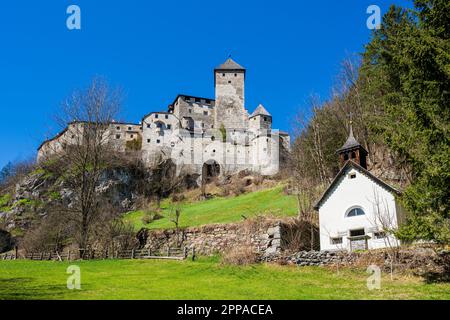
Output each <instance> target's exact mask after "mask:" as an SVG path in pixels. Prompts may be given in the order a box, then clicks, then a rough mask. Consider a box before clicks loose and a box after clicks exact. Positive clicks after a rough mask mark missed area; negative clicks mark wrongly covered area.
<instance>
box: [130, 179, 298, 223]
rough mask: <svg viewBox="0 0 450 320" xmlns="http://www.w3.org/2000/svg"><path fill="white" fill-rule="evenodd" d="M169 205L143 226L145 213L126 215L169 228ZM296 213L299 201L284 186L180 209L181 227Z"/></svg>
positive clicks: (139, 211) (188, 203)
mask: <svg viewBox="0 0 450 320" xmlns="http://www.w3.org/2000/svg"><path fill="white" fill-rule="evenodd" d="M169 210H170V202H169V201H165V202H163V203H162V211H161V215H162V216H163V217H162V218H161V219H158V220H155V221H153V222H151V223H148V224H144V222H143V221H142V220H143V219H142V218H143V217H144V215H145V214H146V213H145V211H143V210H138V211H133V212H130V213H128V214H126V215H125V217H124V219H125V221H128V222H131V223H133V224H134V225H135V228H136V230H139V229H141V228H144V227H145V228H149V229H166V228H173V227H174V224H173V222H171V221H170V220H169V218H168V214H169ZM296 213H297V203H296V199H295V197H294V196H292V195H286V194H285V193H284V191H283V186H282V185H278V186H276V187H273V188H269V189H263V190H259V191H254V192H251V193H246V194H243V195H240V196H236V197H216V198H213V199H210V200H205V201H193V202H187V203H184V204H183V205H182V206H181V217H180V227H192V226H200V225H205V224H213V223H230V222H237V221H242V220H243V219H244V218H243V216H245V217H246V218H250V217H255V216H257V215H273V216H295V215H296Z"/></svg>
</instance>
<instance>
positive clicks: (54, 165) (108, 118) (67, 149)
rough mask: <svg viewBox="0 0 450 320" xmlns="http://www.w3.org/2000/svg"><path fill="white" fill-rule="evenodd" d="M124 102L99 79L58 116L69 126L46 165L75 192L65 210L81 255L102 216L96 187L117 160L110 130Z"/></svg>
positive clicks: (117, 93) (64, 124) (66, 105)
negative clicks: (73, 228)
mask: <svg viewBox="0 0 450 320" xmlns="http://www.w3.org/2000/svg"><path fill="white" fill-rule="evenodd" d="M121 102H122V99H121V94H120V91H119V90H117V89H114V90H113V89H111V88H110V87H109V86H108V84H107V83H106V82H105V81H104V80H102V79H99V78H96V79H94V80H93V81H92V83H91V85H90V86H89V87H88V88H87V89H86V90H82V91H76V92H74V93H73V94H72V95H71V96H70V97H69V98H68V99H67V100H66V101H64V103H63V104H62V106H61V112H60V113H59V114H58V115H57V116H56V120H57V122H58V123H59V124H60V125H62V126H67V125H68V127H67V128H66V129H65V131H63V134H62V135H61V136H60V137H59V140H58V141H56V142H55V143H54V144H53V146H54V148H55V149H57V150H54V151H56V152H55V153H53V159H52V161H48V162H46V164H45V165H46V166H47V167H48V169H49V170H50V171H53V172H55V173H56V174H57V175H58V176H59V177H61V178H62V180H63V181H64V184H65V186H66V187H67V188H68V189H70V190H71V191H72V192H73V193H74V194H73V201H72V203H71V205H70V207H68V208H67V210H66V211H67V214H68V217H69V219H70V220H71V221H72V222H73V223H74V224H75V226H76V234H75V238H76V241H77V243H78V246H79V248H80V253H81V255H82V256H83V254H84V250H85V249H86V248H88V246H89V245H90V235H91V233H92V231H93V230H92V226H93V225H94V224H95V223H96V222H97V221H98V219H99V218H100V216H101V211H102V210H101V199H100V198H99V196H98V190H97V187H98V185H99V182H100V178H101V175H102V173H103V172H104V170H105V169H107V168H109V167H110V166H111V165H112V164H113V162H114V161H113V159H114V156H113V153H114V151H113V149H112V148H111V140H112V139H111V130H110V129H111V123H112V122H113V120H114V118H115V117H116V116H117V115H118V112H119V109H120V105H121Z"/></svg>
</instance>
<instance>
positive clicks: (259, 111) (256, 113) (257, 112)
mask: <svg viewBox="0 0 450 320" xmlns="http://www.w3.org/2000/svg"><path fill="white" fill-rule="evenodd" d="M256 116H269V117H271V116H272V115H271V114H270V113H269V111H267V110H266V108H264V106H263V105H262V104H260V105H259V106H258V107H257V108H256V109H255V111H253V113H252V114H251V116H250V118H253V117H256Z"/></svg>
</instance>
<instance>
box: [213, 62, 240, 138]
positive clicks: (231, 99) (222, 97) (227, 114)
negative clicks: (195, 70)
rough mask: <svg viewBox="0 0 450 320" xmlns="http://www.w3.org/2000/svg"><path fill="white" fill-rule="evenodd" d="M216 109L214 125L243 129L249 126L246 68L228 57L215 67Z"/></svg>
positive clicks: (216, 126)
mask: <svg viewBox="0 0 450 320" xmlns="http://www.w3.org/2000/svg"><path fill="white" fill-rule="evenodd" d="M214 81H215V83H214V84H215V93H216V107H215V108H216V110H215V116H214V127H215V128H220V127H222V125H223V126H224V127H225V128H227V129H228V128H233V129H243V128H247V127H248V114H247V111H246V110H245V98H244V97H245V92H244V90H245V68H243V67H242V66H240V65H239V64H237V63H236V62H235V61H233V59H231V58H228V60H227V61H225V62H224V63H223V64H221V65H220V66H218V67H217V68H215V69H214Z"/></svg>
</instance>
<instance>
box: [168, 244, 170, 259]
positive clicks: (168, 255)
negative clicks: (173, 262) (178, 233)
mask: <svg viewBox="0 0 450 320" xmlns="http://www.w3.org/2000/svg"><path fill="white" fill-rule="evenodd" d="M167 256H168V257H170V246H168V247H167Z"/></svg>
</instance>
